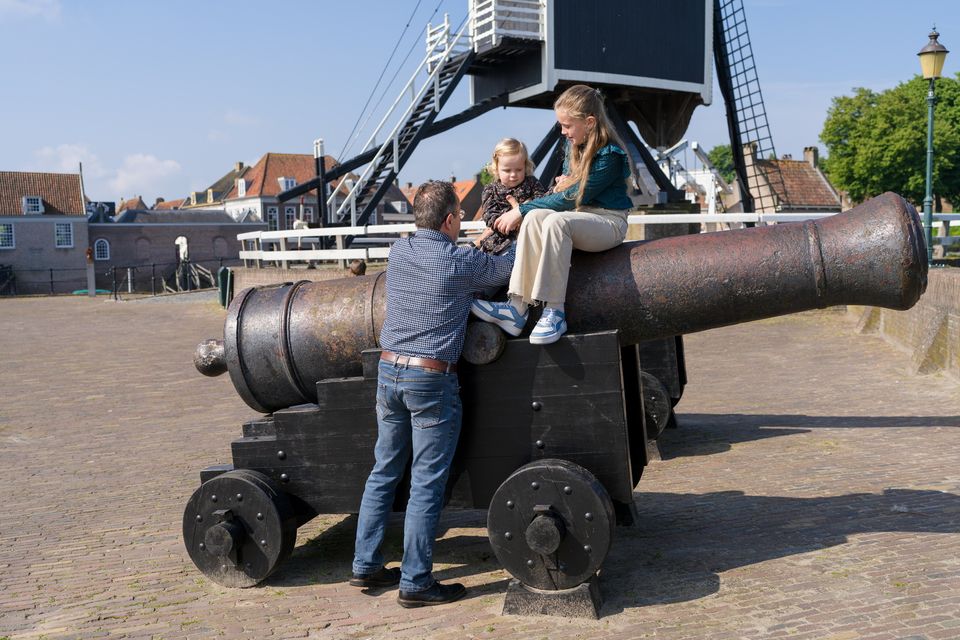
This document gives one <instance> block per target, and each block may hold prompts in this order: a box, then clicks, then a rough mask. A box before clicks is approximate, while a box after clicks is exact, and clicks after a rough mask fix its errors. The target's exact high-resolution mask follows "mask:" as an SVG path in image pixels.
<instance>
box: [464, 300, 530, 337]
mask: <svg viewBox="0 0 960 640" xmlns="http://www.w3.org/2000/svg"><path fill="white" fill-rule="evenodd" d="M470 313H472V314H473V315H475V316H477V317H478V318H480V319H481V320H483V321H484V322H489V323H490V324H495V325H497V326H498V327H500V328H501V329H503V330H504V331H505V332H506V333H509V334H510V335H512V336H514V337H516V336H518V335H520V334H521V333H523V326H526V322H524V325H523V326H521V327H517V325H516V324H515V323H514V322H513V321H512V320H506V319H504V318H498V317H497V316H494V315H490V314H489V313H487V312H486V311H484V310H483V309H481V308H479V307H477V306H476V305H470Z"/></svg>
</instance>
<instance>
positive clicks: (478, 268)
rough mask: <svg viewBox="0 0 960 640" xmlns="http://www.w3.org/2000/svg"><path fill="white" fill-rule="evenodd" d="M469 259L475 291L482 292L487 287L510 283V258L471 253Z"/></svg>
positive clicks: (479, 252)
mask: <svg viewBox="0 0 960 640" xmlns="http://www.w3.org/2000/svg"><path fill="white" fill-rule="evenodd" d="M470 257H471V259H472V266H473V286H474V289H475V290H476V291H483V290H484V289H487V288H489V287H502V286H503V285H505V284H507V283H508V282H510V271H512V270H513V259H512V258H509V257H505V256H497V255H493V254H492V253H484V252H482V251H472V252H471V254H470Z"/></svg>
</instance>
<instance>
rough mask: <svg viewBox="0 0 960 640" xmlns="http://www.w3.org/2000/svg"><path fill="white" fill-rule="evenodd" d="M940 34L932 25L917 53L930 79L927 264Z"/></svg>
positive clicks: (925, 207) (930, 239)
mask: <svg viewBox="0 0 960 640" xmlns="http://www.w3.org/2000/svg"><path fill="white" fill-rule="evenodd" d="M938 37H940V34H939V33H937V28H936V27H934V28H933V30H932V31H931V32H930V42H928V43H927V46H925V47H924V48H923V49H920V51H919V52H918V53H917V55H918V56H920V69H921V70H922V71H923V77H924V79H926V80H929V81H930V89H929V90H928V91H927V195H926V196H925V197H924V198H923V227H924V230H925V231H926V233H927V264H931V263H932V262H933V105H935V104H936V102H937V97H936V95H935V94H934V92H933V89H934V83H935V82H936V81H937V78H939V77H940V74H941V72H942V71H943V61H944V60H946V59H947V54H948V53H950V52H949V51H947V48H946V47H944V46H943V45H942V44H940V43H939V42H938V41H937V38H938Z"/></svg>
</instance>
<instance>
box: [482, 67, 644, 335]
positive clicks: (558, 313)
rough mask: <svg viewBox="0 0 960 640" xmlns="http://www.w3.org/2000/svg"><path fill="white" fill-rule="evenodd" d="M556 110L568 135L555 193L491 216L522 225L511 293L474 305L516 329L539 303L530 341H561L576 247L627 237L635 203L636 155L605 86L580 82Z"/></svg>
mask: <svg viewBox="0 0 960 640" xmlns="http://www.w3.org/2000/svg"><path fill="white" fill-rule="evenodd" d="M553 109H554V111H555V113H556V116H557V122H558V123H559V124H560V132H561V133H562V134H563V135H564V136H565V137H566V138H567V156H566V159H565V161H564V175H562V176H560V177H559V178H557V184H556V187H555V188H554V193H552V194H550V195H546V196H543V197H540V198H537V199H535V200H531V201H530V202H527V203H524V204H521V205H517V204H516V203H513V204H514V206H513V207H512V208H511V209H510V211H508V212H506V213H504V214H503V215H501V216H500V217H499V218H498V219H497V220H496V221H495V222H494V227H495V228H496V229H497V231H499V232H500V233H504V234H506V233H509V232H511V231H513V230H514V229H516V228H517V227H518V226H519V227H520V233H519V236H518V238H517V256H516V261H515V262H514V265H513V271H512V272H511V275H510V286H509V288H508V290H507V291H508V293H509V300H508V301H507V302H488V301H485V300H475V301H474V302H473V305H472V307H471V309H470V310H471V312H472V313H473V314H474V315H476V316H478V317H479V318H481V319H482V320H486V321H487V322H492V323H495V324H497V325H498V326H500V327H501V328H502V329H503V330H504V331H506V332H507V333H509V334H510V335H514V336H518V335H520V333H521V332H522V331H523V327H524V325H525V324H526V322H527V315H528V311H529V306H530V305H532V304H537V303H541V302H542V303H543V304H544V309H543V315H542V316H541V317H540V320H539V321H538V322H537V325H536V326H535V327H534V329H533V332H532V333H531V334H530V342H531V343H532V344H550V343H553V342H556V341H557V340H559V339H560V336H562V335H563V334H564V333H565V332H566V330H567V321H566V315H565V311H564V307H563V303H564V300H566V293H567V277H568V275H569V271H570V256H571V253H572V252H573V250H574V249H580V250H582V251H605V250H607V249H611V248H613V247H615V246H617V245H618V244H620V243H621V242H623V239H624V237H625V236H626V233H627V213H628V212H629V210H630V209H631V207H632V206H633V205H632V202H631V201H630V198H629V197H628V196H627V179H628V178H631V177H632V176H633V175H635V171H634V167H633V162H632V160H631V159H630V157H629V156H628V155H627V153H626V151H624V149H625V148H626V147H625V145H624V144H623V142H621V141H620V139H619V137H618V136H617V134H616V133H615V131H614V130H613V127H612V126H611V124H610V121H609V120H608V119H607V114H606V110H605V109H604V107H603V96H602V95H601V94H600V92H599V91H598V90H597V89H593V88H591V87H588V86H586V85H575V86H573V87H570V88H569V89H567V90H566V91H564V92H563V93H562V94H561V95H560V97H559V98H557V101H556V102H554V104H553ZM631 182H633V181H632V180H631ZM521 222H522V223H523V224H522V225H521Z"/></svg>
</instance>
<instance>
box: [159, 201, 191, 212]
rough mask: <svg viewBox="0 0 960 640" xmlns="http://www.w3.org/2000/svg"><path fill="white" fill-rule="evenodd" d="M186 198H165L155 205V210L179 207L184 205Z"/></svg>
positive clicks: (168, 209)
mask: <svg viewBox="0 0 960 640" xmlns="http://www.w3.org/2000/svg"><path fill="white" fill-rule="evenodd" d="M184 200H185V198H179V199H177V200H165V201H163V202H161V203H160V204H158V205H157V206H155V207H154V210H155V211H170V210H171V209H179V208H180V207H181V206H182V205H183V201H184Z"/></svg>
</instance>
